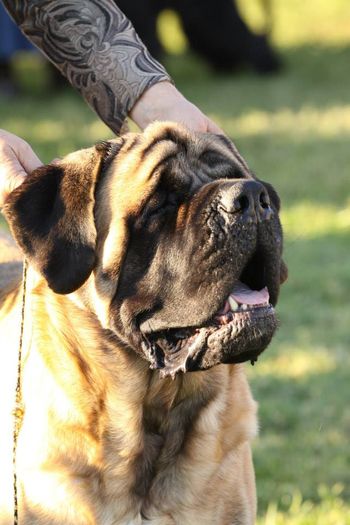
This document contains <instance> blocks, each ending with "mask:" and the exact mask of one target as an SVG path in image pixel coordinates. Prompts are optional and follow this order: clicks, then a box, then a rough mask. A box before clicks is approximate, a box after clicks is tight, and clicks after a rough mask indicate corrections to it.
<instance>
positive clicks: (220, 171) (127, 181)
mask: <svg viewBox="0 0 350 525" xmlns="http://www.w3.org/2000/svg"><path fill="white" fill-rule="evenodd" d="M97 148H105V150H106V154H105V160H104V166H105V172H107V173H105V175H104V178H105V179H106V182H105V186H106V187H107V188H108V189H107V194H109V195H110V197H111V198H113V197H114V196H117V197H116V198H117V199H118V208H119V212H120V213H121V212H123V214H124V215H128V216H130V215H134V214H137V212H138V211H139V210H140V208H141V207H142V206H143V204H144V202H145V200H146V199H147V198H148V197H149V195H150V194H151V193H152V192H153V191H154V190H155V188H156V187H157V184H158V182H159V179H160V176H161V175H162V176H163V177H164V176H165V177H166V176H167V175H168V178H169V180H168V182H170V183H171V185H172V186H173V187H176V185H177V184H178V185H179V186H186V188H187V189H188V190H191V191H194V190H196V189H197V188H198V187H200V186H201V185H203V184H204V183H207V182H211V181H212V180H215V179H219V178H241V177H246V178H250V177H251V174H250V171H249V168H248V166H247V164H246V163H245V161H244V160H243V158H242V157H241V156H240V155H239V153H238V151H237V149H236V148H235V146H234V145H233V143H232V142H231V141H230V140H229V139H228V138H226V137H225V136H223V135H214V134H210V133H195V132H191V131H190V130H189V129H187V128H185V127H184V126H182V125H180V124H175V123H154V124H152V125H150V126H148V128H147V129H146V130H145V131H144V133H142V134H140V133H128V134H126V135H124V136H123V137H122V138H121V139H117V140H116V141H108V143H102V144H101V145H100V146H99V145H98V146H97ZM166 182H167V180H166Z"/></svg>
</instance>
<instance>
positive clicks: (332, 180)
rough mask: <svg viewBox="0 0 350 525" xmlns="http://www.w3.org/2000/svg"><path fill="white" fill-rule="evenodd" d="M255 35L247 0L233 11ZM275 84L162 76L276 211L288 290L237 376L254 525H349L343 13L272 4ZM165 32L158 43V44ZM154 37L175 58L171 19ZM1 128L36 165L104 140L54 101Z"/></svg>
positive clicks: (349, 292) (183, 69) (27, 108)
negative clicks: (32, 154)
mask: <svg viewBox="0 0 350 525" xmlns="http://www.w3.org/2000/svg"><path fill="white" fill-rule="evenodd" d="M241 4H242V7H244V9H245V11H246V16H247V17H248V18H249V20H250V21H251V23H252V24H253V25H255V26H256V27H259V26H261V24H262V15H261V11H260V10H259V5H260V3H259V2H258V1H257V0H254V1H253V0H252V1H251V2H245V3H244V2H242V1H241ZM273 6H274V13H275V26H274V34H273V38H274V42H275V44H276V45H277V46H278V49H279V51H280V53H281V56H282V59H283V62H284V64H285V67H284V70H283V71H282V73H281V74H280V75H278V76H274V77H270V78H257V77H255V76H253V75H252V74H250V73H248V72H242V73H240V74H238V75H235V76H233V75H220V76H218V75H214V74H213V73H212V72H211V71H210V70H209V69H208V67H207V66H206V65H205V64H204V63H203V62H201V61H199V60H197V59H196V57H194V56H183V55H176V54H174V55H172V56H170V57H168V58H167V59H166V65H167V67H168V69H169V71H170V73H171V74H172V75H173V77H174V79H175V80H176V83H177V85H178V87H179V88H180V89H181V91H182V92H183V93H184V94H185V95H187V96H188V97H189V98H190V99H191V100H193V101H194V102H196V104H198V105H199V106H200V107H201V108H202V109H203V110H204V111H205V112H206V113H208V114H209V115H210V116H211V117H212V118H213V119H215V120H216V121H217V122H218V123H219V124H220V125H221V126H222V127H223V129H224V130H225V131H226V133H228V134H229V135H230V136H231V137H232V138H233V139H234V140H235V142H236V144H237V146H238V147H239V149H240V150H241V152H242V153H243V155H244V156H245V157H246V159H247V160H248V162H249V164H250V165H251V167H252V169H253V170H254V171H255V173H256V174H257V175H258V176H259V177H261V178H262V179H265V180H268V181H270V182H272V183H273V184H274V185H275V186H276V188H277V189H278V191H279V193H280V195H281V198H282V203H283V213H282V218H283V224H284V230H285V259H286V261H287V263H288V266H289V272H290V277H289V281H288V282H287V284H286V285H285V286H284V287H283V289H282V292H281V298H280V303H279V307H278V311H279V316H280V320H281V327H280V330H279V332H278V334H277V336H276V338H275V340H274V342H273V344H272V345H271V347H270V348H269V349H268V351H267V352H266V353H265V354H264V355H263V356H262V357H261V358H260V359H259V362H258V364H257V365H256V366H255V367H254V368H252V367H247V370H248V373H249V378H250V382H251V385H252V389H253V392H254V395H255V397H256V398H257V399H258V401H259V404H260V427H261V430H260V436H259V438H258V439H257V440H256V442H255V445H254V456H255V466H256V476H257V486H258V495H259V521H258V523H259V525H345V524H350V446H349V436H350V386H349V385H350V351H349V349H350V307H349V297H350V262H349V255H350V251H349V246H350V197H349V188H350V185H349V181H350V177H349V175H350V173H349V165H350V164H349V151H350V96H349V89H350V68H349V63H350V4H349V3H348V2H347V1H346V0H333V1H332V2H329V1H328V0H309V2H303V1H301V0H296V1H295V2H286V1H285V0H275V2H273ZM164 28H166V30H164ZM161 31H162V33H163V35H165V38H167V42H168V47H169V48H171V50H172V51H181V50H183V49H186V42H185V39H184V38H183V37H182V36H181V35H180V33H179V29H178V24H177V21H176V19H175V18H174V16H173V15H172V14H171V13H166V14H165V15H164V16H163V18H162V20H161ZM0 114H1V125H2V127H3V128H5V129H8V130H10V131H12V132H14V133H17V134H19V135H21V136H23V137H24V138H26V139H27V140H28V141H29V142H30V143H31V144H32V145H33V147H34V148H35V149H36V150H37V152H38V154H39V155H40V156H41V157H42V159H43V160H44V161H49V160H50V159H52V158H54V157H57V156H59V155H63V154H64V153H67V152H69V151H71V150H73V149H76V148H78V147H81V146H85V145H89V144H91V143H93V142H94V141H97V140H99V139H102V138H105V137H108V136H111V133H110V132H109V131H108V130H107V129H106V127H105V126H104V125H103V124H101V123H100V122H99V121H98V120H97V119H96V117H95V116H94V115H93V113H92V112H91V111H90V110H89V109H88V108H87V107H86V106H85V105H84V103H83V102H82V101H81V100H80V98H79V96H78V95H76V94H74V93H73V92H71V91H67V92H65V93H63V94H61V95H59V96H54V95H52V94H51V93H48V94H47V95H45V93H41V94H40V97H38V96H36V97H34V96H30V95H27V96H25V97H23V98H21V99H18V100H16V101H15V102H14V103H9V102H5V101H1V100H0Z"/></svg>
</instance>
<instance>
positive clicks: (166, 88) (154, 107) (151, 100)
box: [129, 81, 184, 129]
mask: <svg viewBox="0 0 350 525" xmlns="http://www.w3.org/2000/svg"><path fill="white" fill-rule="evenodd" d="M183 98H184V97H183V96H182V95H181V93H180V92H179V91H178V90H177V89H176V87H175V86H174V85H173V84H172V83H171V82H168V81H161V82H157V83H156V84H153V85H152V86H151V87H149V88H148V89H146V90H145V91H144V92H143V93H142V95H141V97H140V98H139V99H138V100H137V101H136V103H135V104H134V106H133V108H132V109H131V111H130V113H129V115H130V118H131V119H132V120H133V121H134V122H135V123H136V124H137V125H138V126H139V127H140V128H141V129H144V128H145V127H147V126H148V124H150V123H151V122H154V121H155V120H163V118H162V114H163V113H164V112H165V111H166V108H167V107H168V106H169V105H170V104H171V105H174V104H176V101H177V100H182V99H183Z"/></svg>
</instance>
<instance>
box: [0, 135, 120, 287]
mask: <svg viewBox="0 0 350 525" xmlns="http://www.w3.org/2000/svg"><path fill="white" fill-rule="evenodd" d="M111 144H112V143H108V142H105V143H101V144H99V145H98V146H96V147H94V148H89V149H86V150H81V151H78V152H76V153H72V154H70V155H68V156H67V157H65V158H64V159H63V160H61V161H58V162H57V163H55V164H49V165H47V166H42V167H40V168H38V169H36V170H35V171H34V172H33V173H32V174H30V175H28V177H27V178H26V179H25V181H24V182H23V183H22V184H21V186H19V187H18V188H16V189H15V190H14V191H13V192H12V193H11V194H10V195H9V197H8V199H7V201H6V204H5V207H4V213H5V216H6V218H7V219H8V222H9V224H10V228H11V230H12V233H13V235H14V237H15V239H16V241H17V243H18V245H19V246H20V247H21V249H22V250H23V252H24V254H25V256H26V257H27V258H28V260H29V261H30V263H31V264H32V265H33V266H34V267H35V268H36V269H37V270H38V271H39V272H40V273H41V274H42V275H43V276H44V277H45V279H46V280H47V282H48V285H49V286H50V288H51V289H52V290H53V291H54V292H56V293H60V294H67V293H71V292H73V291H75V290H77V289H78V288H79V287H80V286H81V285H82V284H83V283H84V282H85V281H86V280H87V279H88V277H89V275H90V274H91V272H92V270H93V268H94V265H95V257H96V256H95V242H96V228H95V223H94V204H95V199H94V193H95V188H96V183H97V180H98V177H99V174H100V172H101V167H102V165H103V164H104V162H105V160H106V159H108V155H109V154H110V149H111V148H110V145H111Z"/></svg>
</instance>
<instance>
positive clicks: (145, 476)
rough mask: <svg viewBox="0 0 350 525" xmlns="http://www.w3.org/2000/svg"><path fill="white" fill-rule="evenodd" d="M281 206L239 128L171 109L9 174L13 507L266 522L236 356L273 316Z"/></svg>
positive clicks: (3, 511)
mask: <svg viewBox="0 0 350 525" xmlns="http://www.w3.org/2000/svg"><path fill="white" fill-rule="evenodd" d="M279 207H280V203H279V198H278V196H277V194H276V192H275V190H274V189H273V188H272V186H270V185H269V184H267V183H263V182H261V181H259V180H257V179H256V178H255V177H254V176H253V175H252V173H251V172H250V171H249V169H248V167H247V165H246V163H245V161H244V160H243V159H242V157H241V156H240V155H239V153H238V152H237V150H236V148H235V147H234V146H233V144H232V143H231V142H230V141H229V140H228V139H227V138H225V137H224V136H219V135H210V134H199V133H192V132H190V131H189V130H188V129H186V128H184V127H182V126H180V125H175V124H171V123H156V124H153V125H151V126H149V127H148V128H147V129H146V131H145V132H144V133H128V134H126V135H124V136H122V137H120V138H117V139H116V140H111V141H106V142H102V143H99V144H98V145H96V146H95V147H92V148H89V149H85V150H81V151H78V152H76V153H72V154H70V155H68V156H67V157H65V158H63V159H62V160H60V161H57V162H56V163H54V164H51V165H47V166H43V167H40V168H38V169H37V170H35V171H34V172H33V173H32V174H31V175H30V176H28V178H27V179H26V180H25V182H24V183H23V184H22V185H21V186H20V187H18V188H17V189H16V190H15V191H14V192H12V194H11V195H10V197H9V198H8V200H7V203H6V206H5V210H4V211H5V215H6V217H7V219H8V222H9V224H10V226H11V230H12V233H13V235H14V237H15V239H16V241H17V244H18V245H19V247H20V248H21V250H22V252H23V254H24V256H25V260H26V261H27V268H28V269H27V274H26V278H25V282H24V284H25V288H24V287H22V285H21V283H20V282H19V281H18V282H16V283H13V284H12V285H9V286H7V287H6V289H3V290H2V291H1V292H0V307H1V311H0V327H1V328H0V330H1V332H0V334H1V363H0V398H1V421H0V425H1V432H0V441H1V447H0V456H1V459H0V461H1V464H0V487H1V490H0V504H1V508H0V524H1V525H11V524H13V523H14V519H17V518H14V514H16V513H18V522H19V524H20V525H139V524H150V525H197V524H198V525H238V524H239V525H252V524H253V523H254V521H255V512H256V496H255V479H254V470H253V466H252V458H251V440H252V439H253V438H254V436H255V435H256V432H257V419H256V403H255V402H254V400H253V398H252V395H251V393H250V390H249V386H248V383H247V380H246V377H245V372H244V369H243V365H242V364H241V363H242V362H244V361H252V362H254V361H255V360H256V359H257V357H258V355H259V354H260V353H261V352H262V351H263V350H264V349H265V348H266V347H267V345H268V344H269V342H270V340H271V338H272V336H273V334H274V332H275V330H276V326H277V321H276V313H275V309H274V306H275V304H276V302H277V298H278V293H279V288H280V284H281V282H283V280H284V279H285V277H286V268H285V266H284V264H283V262H282V259H281V254H282V230H281V225H280V221H279V216H278V214H279ZM21 330H22V331H23V334H22V337H21V342H20V343H19V338H20V333H21ZM19 353H20V354H21V361H19ZM19 364H20V366H19ZM18 383H19V384H18ZM16 385H17V394H18V391H19V390H20V394H21V398H22V403H23V406H22V409H21V410H22V412H21V414H20V415H18V411H17V418H16V421H17V423H18V428H17V432H15V436H14V434H13V427H14V423H13V414H12V411H13V408H14V402H15V394H16ZM14 445H15V446H16V450H15V453H13V446H14ZM12 462H14V464H15V467H14V469H13V465H12ZM13 470H14V471H15V476H16V478H14V474H13ZM14 493H15V494H16V496H17V502H15V501H14V500H15V497H14Z"/></svg>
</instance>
